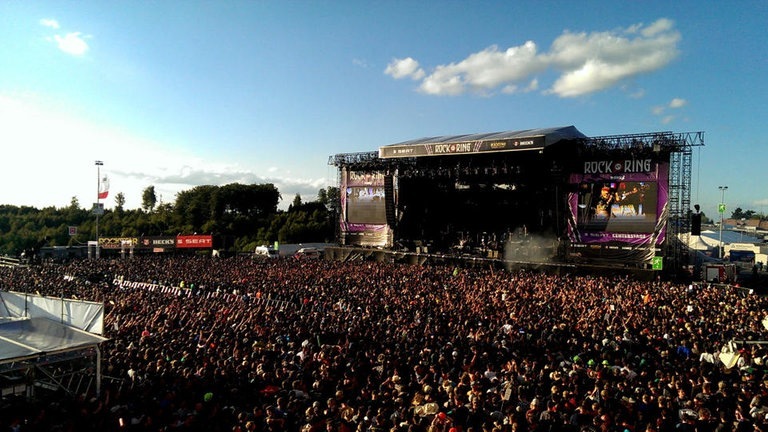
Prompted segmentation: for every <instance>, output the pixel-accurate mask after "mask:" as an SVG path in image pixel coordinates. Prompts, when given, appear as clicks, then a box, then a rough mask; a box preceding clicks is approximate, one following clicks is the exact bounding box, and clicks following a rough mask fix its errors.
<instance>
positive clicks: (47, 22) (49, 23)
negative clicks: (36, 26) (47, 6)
mask: <svg viewBox="0 0 768 432" xmlns="http://www.w3.org/2000/svg"><path fill="white" fill-rule="evenodd" d="M40 25H41V26H43V27H50V28H52V29H56V30H58V29H59V22H58V21H56V20H55V19H51V18H43V19H41V20H40Z"/></svg>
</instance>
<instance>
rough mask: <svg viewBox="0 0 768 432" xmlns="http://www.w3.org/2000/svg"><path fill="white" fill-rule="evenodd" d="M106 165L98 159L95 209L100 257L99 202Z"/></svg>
mask: <svg viewBox="0 0 768 432" xmlns="http://www.w3.org/2000/svg"><path fill="white" fill-rule="evenodd" d="M102 165H104V162H102V161H100V160H97V161H96V208H95V209H94V210H95V211H96V258H99V256H100V253H99V213H100V212H99V203H100V200H101V197H100V196H101V190H100V189H101V166H102Z"/></svg>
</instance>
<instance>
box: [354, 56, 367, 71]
mask: <svg viewBox="0 0 768 432" xmlns="http://www.w3.org/2000/svg"><path fill="white" fill-rule="evenodd" d="M352 64H353V65H355V66H359V67H361V68H363V69H365V68H367V67H368V63H367V62H366V61H365V60H363V59H357V58H356V59H352Z"/></svg>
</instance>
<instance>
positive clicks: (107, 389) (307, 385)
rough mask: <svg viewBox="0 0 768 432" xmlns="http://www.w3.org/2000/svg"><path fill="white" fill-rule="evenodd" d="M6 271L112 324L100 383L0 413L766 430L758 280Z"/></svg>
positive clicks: (192, 269)
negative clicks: (89, 307) (82, 303)
mask: <svg viewBox="0 0 768 432" xmlns="http://www.w3.org/2000/svg"><path fill="white" fill-rule="evenodd" d="M126 281H134V282H146V283H151V284H155V285H157V286H164V287H174V288H177V289H173V290H155V289H152V290H151V289H146V288H145V286H139V287H132V286H131V285H130V284H126V283H120V282H126ZM0 289H2V290H5V291H8V290H10V291H20V292H30V293H39V294H41V295H48V296H55V297H62V296H63V297H67V298H77V299H83V300H91V301H98V302H103V303H104V305H105V321H104V336H105V337H107V338H109V340H108V341H106V342H104V343H103V344H102V347H101V351H102V365H103V367H102V370H103V373H104V375H105V379H104V380H103V385H102V389H101V392H100V393H98V394H97V393H95V392H94V389H90V390H89V391H88V392H87V393H82V394H78V395H76V396H75V397H70V396H69V395H66V394H63V393H55V394H51V395H47V396H46V395H44V394H43V393H42V391H41V392H38V394H37V396H38V397H37V398H35V399H34V400H31V401H30V400H21V399H20V398H15V397H10V396H9V397H6V398H4V400H3V401H2V405H0V427H2V430H9V431H112V430H135V431H304V432H319V431H345V432H346V431H350V432H351V431H371V432H379V431H380V432H385V431H425V432H427V431H429V432H431V431H440V432H459V431H461V432H465V431H466V432H469V431H475V432H496V431H501V432H507V431H521V432H534V431H590V432H591V431H594V432H613V431H617V432H641V431H642V432H644V431H658V432H671V431H686V432H687V431H701V432H704V431H706V432H713V431H718V432H720V431H753V430H766V431H768V371H766V370H765V369H768V350H766V348H765V347H764V345H762V344H761V342H762V340H763V339H764V338H765V336H764V335H765V333H766V330H765V327H764V326H763V323H762V321H763V319H764V318H765V311H766V299H765V298H764V297H762V296H757V295H749V294H747V293H745V292H744V291H740V290H737V289H731V288H724V287H722V286H710V285H707V284H703V285H695V284H694V285H690V284H676V283H673V282H667V281H662V280H658V279H657V280H655V281H639V280H633V279H632V278H629V277H618V276H611V277H604V276H598V275H591V276H587V275H570V274H548V273H539V272H534V271H530V270H517V271H505V270H498V269H493V268H488V269H478V268H474V269H467V268H454V267H442V266H414V265H405V264H394V263H385V262H369V261H358V262H337V261H326V260H293V259H276V260H266V259H265V260H253V259H251V258H247V257H232V258H211V257H201V256H196V257H156V256H151V257H144V256H136V257H131V258H125V259H98V260H81V261H73V262H70V263H67V264H44V265H39V266H31V267H17V268H0Z"/></svg>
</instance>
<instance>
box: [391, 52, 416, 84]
mask: <svg viewBox="0 0 768 432" xmlns="http://www.w3.org/2000/svg"><path fill="white" fill-rule="evenodd" d="M384 73H385V74H387V75H390V76H391V77H392V78H395V79H401V78H411V79H414V80H418V79H421V78H423V77H424V70H423V69H421V68H420V67H419V62H417V61H416V60H414V59H412V58H410V57H408V58H404V59H394V60H392V61H391V62H390V63H389V65H387V68H386V69H385V70H384Z"/></svg>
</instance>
